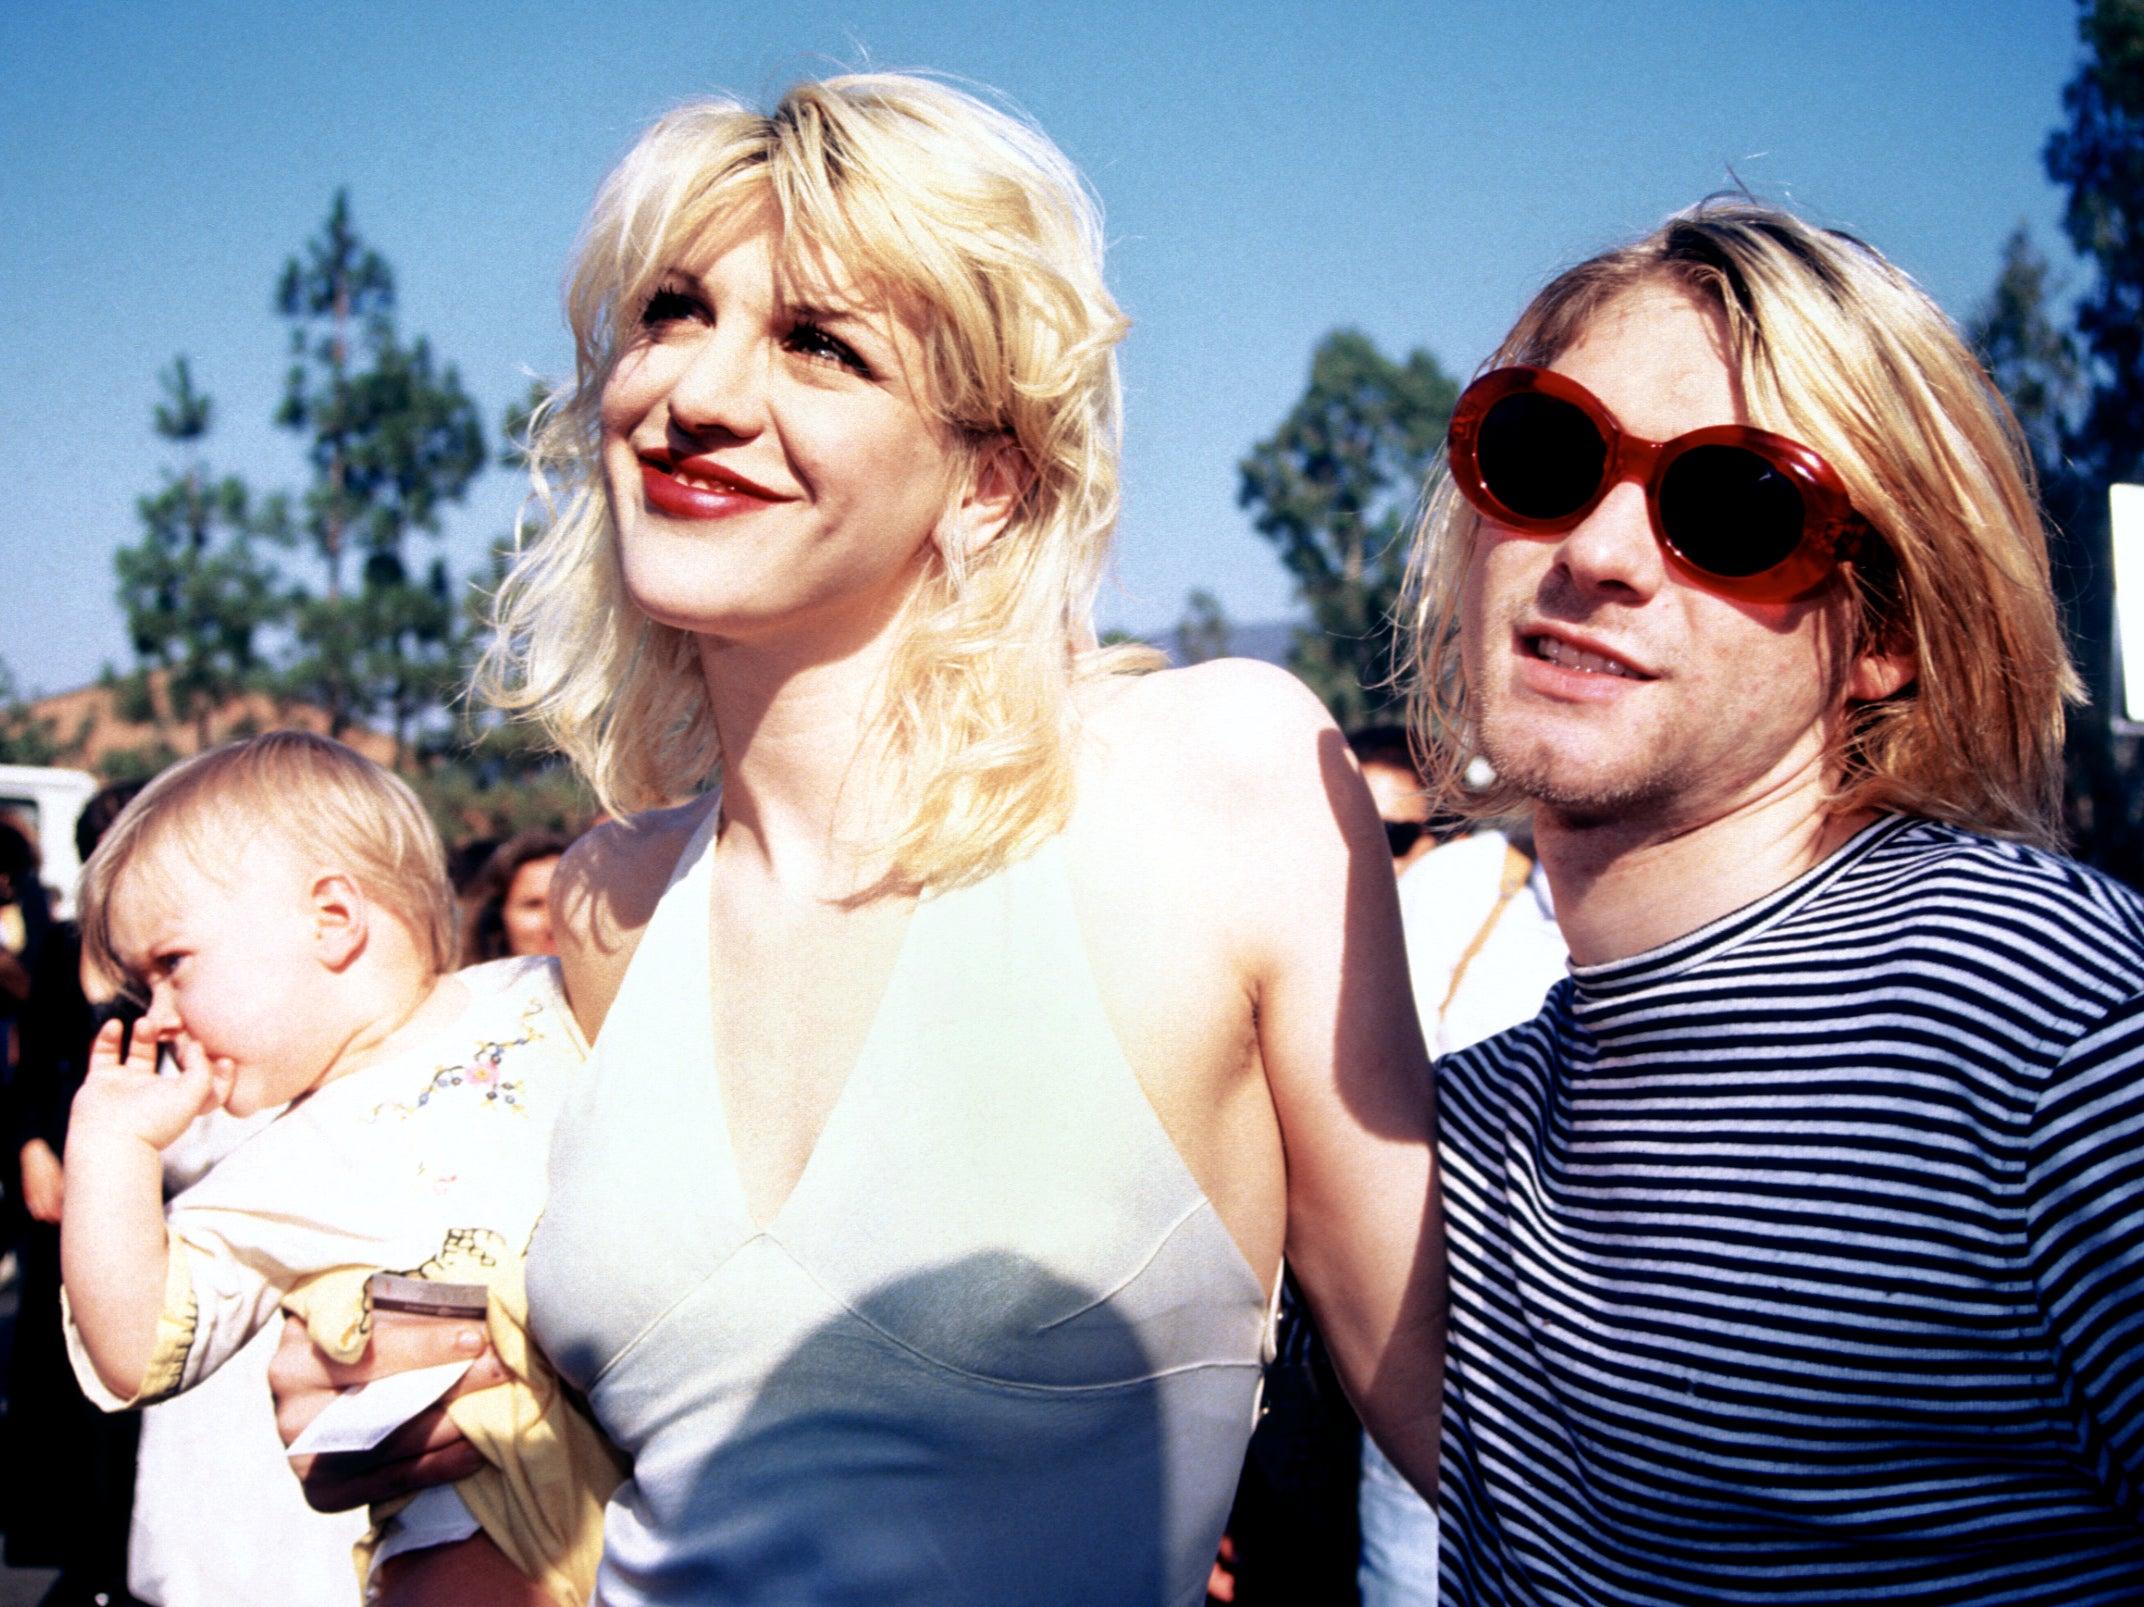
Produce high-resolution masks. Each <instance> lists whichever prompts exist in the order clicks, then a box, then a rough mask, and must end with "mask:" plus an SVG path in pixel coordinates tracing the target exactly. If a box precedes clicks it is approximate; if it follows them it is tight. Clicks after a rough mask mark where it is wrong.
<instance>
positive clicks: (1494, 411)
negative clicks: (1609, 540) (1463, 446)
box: [1474, 391, 1608, 519]
mask: <svg viewBox="0 0 2144 1607" xmlns="http://www.w3.org/2000/svg"><path fill="white" fill-rule="evenodd" d="M1474 455H1475V460H1476V463H1477V465H1478V466H1479V468H1480V471H1481V478H1482V483H1483V484H1484V485H1486V486H1487V487H1488V488H1489V494H1490V495H1491V496H1493V497H1495V498H1496V500H1497V501H1498V502H1501V503H1502V504H1503V505H1504V506H1505V507H1506V508H1508V509H1509V510H1510V511H1511V512H1513V513H1515V514H1517V515H1518V516H1519V517H1520V518H1522V519H1561V518H1564V517H1566V516H1567V515H1569V514H1573V513H1576V512H1577V511H1578V510H1579V509H1580V508H1583V507H1584V506H1585V505H1586V503H1587V502H1588V501H1589V500H1590V499H1591V498H1592V496H1593V493H1594V492H1596V491H1598V490H1599V489H1600V484H1601V475H1602V474H1603V473H1604V472H1605V471H1606V469H1607V466H1608V443H1607V442H1606V441H1604V440H1602V439H1601V432H1600V431H1599V430H1598V429H1596V428H1595V427H1594V424H1593V420H1592V419H1590V418H1588V417H1587V416H1586V414H1585V411H1584V410H1583V409H1582V408H1578V407H1574V406H1573V405H1572V404H1571V403H1569V402H1566V401H1563V400H1561V399H1560V398H1558V397H1554V396H1543V395H1542V394H1541V393H1540V392H1538V391H1520V392H1518V393H1516V394H1515V395H1511V396H1507V397H1505V398H1504V399H1503V400H1502V401H1500V402H1498V403H1496V404H1495V405H1494V406H1493V407H1491V408H1490V409H1489V411H1488V413H1487V414H1486V415H1485V416H1484V417H1483V419H1482V421H1481V433H1480V436H1479V438H1478V440H1477V442H1476V444H1475V448H1474Z"/></svg>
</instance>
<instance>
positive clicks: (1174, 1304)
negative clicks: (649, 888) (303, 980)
mask: <svg viewBox="0 0 2144 1607" xmlns="http://www.w3.org/2000/svg"><path fill="white" fill-rule="evenodd" d="M709 817H710V818H709V823H708V825H706V826H704V827H703V828H702V829H701V831H700V832H699V833H698V834H697V835H696V836H695V838H694V840H693V841H692V843H691V844H690V845H689V846H688V847H687V848H686V850H685V853H684V855H683V856H682V858H681V859H680V861H679V865H678V869H677V871H676V873H675V874H674V875H673V877H672V879H671V882H670V885H669V887H668V889H667V891H666V892H665V893H664V895H663V897H662V900H661V902H660V904H659V905H658V906H657V908H656V911H655V914H654V916H653V918H652V919H651V920H650V922H649V925H648V927H647V929H646V931H645V933H644V934H643V936H642V938H641V942H640V947H639V951H638V952H637V953H636V954H635V956H634V958H633V962H632V965H631V967H630V968H629V970H628V972H627V974H626V978H625V982H624V985H623V986H622V988H621V989H620V991H619V994H618V998H617V1001H616V1002H615V1003H614V1004H613V1005H612V1007H611V1011H610V1015H609V1018H608V1020H607V1021H606V1022H605V1024H604V1028H603V1032H602V1036H601V1038H600V1039H599V1041H598V1042H597V1044H596V1048H595V1056H594V1059H593V1061H592V1062H591V1064H590V1066H589V1068H588V1071H587V1073H586V1074H585V1075H584V1077H583V1079H582V1081H581V1083H580V1085H579V1087H578V1088H577V1090H576V1092H575V1095H574V1097H573V1099H572V1101H571V1102H570V1103H569V1105H568V1107H567V1109H566V1110H565V1112H564V1114H563V1115H562V1116H561V1118H560V1120H559V1125H558V1131H557V1138H556V1142H555V1144H554V1148H553V1151H552V1158H551V1199H550V1205H549V1207H548V1209H547V1211H546V1214H545V1216H544V1220H543V1222H542V1224H541V1226H540V1228H539V1230H538V1232H537V1235H536V1240H535V1244H534V1246H533V1248H532V1250H531V1253H530V1264H529V1296H530V1307H531V1312H532V1317H533V1327H534V1329H535V1331H536V1334H537V1336H538V1338H539V1339H540V1340H541V1341H542V1344H543V1348H544V1349H545V1351H546V1352H547V1353H548V1354H549V1355H550V1357H551V1358H552V1360H553V1361H554V1362H555V1363H556V1364H557V1365H558V1368H559V1370H560V1372H562V1373H563V1374H564V1375H565V1376H566V1377H567V1378H568V1379H570V1380H571V1381H572V1382H574V1383H575V1384H576V1385H578V1386H579V1387H580V1388H581V1389H582V1390H583V1391H584V1392H585V1393H586V1394H587V1396H588V1399H589V1401H590V1404H591V1405H592V1407H593V1409H594V1411H595V1415H596V1417H597V1419H598V1421H600V1422H601V1424H602V1425H603V1429H604V1431H605V1432H606V1433H607V1434H609V1435H610V1437H611V1438H612V1439H613V1440H614V1441H615V1442H616V1443H617V1444H618V1445H619V1447H620V1448H621V1449H623V1450H624V1451H625V1452H626V1453H627V1454H628V1455H629V1456H630V1457H631V1458H632V1461H633V1476H632V1477H631V1478H630V1479H629V1480H627V1481H626V1483H625V1484H624V1485H623V1486H621V1487H620V1489H619V1491H618V1493H617V1495H616V1496H615V1497H613V1499H612V1501H611V1505H610V1511H609V1514H608V1517H607V1520H606V1524H605V1529H604V1547H603V1552H604V1555H603V1570H602V1577H601V1581H600V1583H599V1586H598V1590H597V1600H598V1601H600V1602H604V1603H618V1604H623V1603H638V1602H665V1603H680V1604H683V1603H693V1604H699V1603H710V1602H811V1603H830V1602H856V1603H866V1602H868V1603H872V1604H875V1607H886V1604H893V1603H932V1604H939V1603H949V1602H978V1603H982V1602H988V1603H993V1604H995V1603H1008V1602H1022V1603H1026V1602H1055V1601H1063V1602H1068V1603H1069V1602H1080V1603H1094V1602H1108V1603H1111V1604H1124V1607H1134V1604H1141V1603H1150V1602H1151V1603H1171V1604H1174V1603H1186V1604H1189V1603H1197V1602H1202V1601H1203V1600H1204V1591H1205V1580H1206V1576H1207V1570H1208V1568H1209V1565H1210V1564H1211V1562H1212V1560H1213V1554H1214V1546H1215V1542H1216V1541H1217V1539H1218V1537H1219V1535H1220V1532H1221V1526H1222V1524H1223V1522H1224V1521H1225V1519H1226V1517H1227V1514H1228V1507H1229V1502H1230V1499H1231V1497H1232V1495H1233V1493H1234V1490H1235V1485H1236V1477H1237V1474H1238V1472H1239V1470H1240V1467H1241V1463H1242V1457H1243V1448H1244V1442H1245V1441H1246V1439H1247V1438H1248V1437H1249V1434H1250V1429H1251V1419H1252V1412H1253V1401H1254V1398H1255V1393H1256V1384H1257V1379H1258V1369H1259V1358H1260V1350H1261V1346H1262V1342H1263V1339H1264V1334H1265V1325H1266V1314H1267V1306H1268V1301H1267V1296H1266V1293H1265V1291H1264V1290H1262V1289H1261V1288H1260V1286H1259V1283H1258V1279H1257V1278H1256V1276H1255V1275H1254V1274H1253V1272H1252V1270H1251V1268H1250V1266H1249V1265H1248V1263H1246V1262H1245V1260H1244V1258H1243V1256H1242V1253H1241V1252H1240V1251H1239V1250H1238V1248H1237V1246H1236V1244H1235V1241H1234V1240H1233V1239H1232V1238H1231V1237H1230V1236H1229V1234H1228V1232H1227V1230H1226V1229H1225V1228H1224V1227H1223V1225H1222V1223H1221V1221H1220V1219H1219V1218H1218V1217H1217V1216H1216V1215H1215V1213H1214V1210H1213V1207H1212V1206H1211V1205H1210V1204H1209V1203H1208V1202H1207V1199H1206V1197H1205V1195H1204V1194H1203V1193H1202V1192H1201V1191H1200V1189H1199V1186H1198V1184H1197V1183H1196V1182H1195V1181H1194V1180H1193V1179H1192V1177H1191V1175H1190V1173H1189V1172H1188V1171H1187V1170H1186V1169H1185V1167H1184V1164H1183V1161H1182V1158H1181V1157H1180V1156H1179V1155H1178V1154H1177V1152H1176V1149H1175V1146H1174V1145H1173V1144H1172V1143H1171V1142H1170V1140H1169V1137H1168V1135H1167V1133H1166V1132H1165V1131H1164V1130H1163V1128H1162V1126H1161V1123H1160V1121H1159V1119H1158V1118H1157V1117H1156V1116H1155V1114H1154V1111H1153V1108H1152V1106H1151V1105H1150V1104H1149V1103H1148V1102H1147V1099H1146V1096H1145V1092H1144V1090H1143V1089H1142V1088H1141V1087H1140V1085H1139V1082H1138V1080H1137V1078H1136V1077H1135V1076H1134V1074H1133V1073H1132V1070H1131V1068H1130V1067H1129V1066H1128V1065H1127V1064H1126V1063H1125V1059H1124V1055H1123V1053H1122V1051H1121V1050H1120V1049H1119V1047H1118V1045H1117V1042H1116V1038H1115V1035H1114V1033H1113V1032H1112V1030H1111V1028H1110V1025H1109V1022H1108V1020H1107V1018H1106V1016H1105V1014H1104V1012H1103V1008H1102V1004H1101V1000H1100V998H1099V996H1098V993H1097V990H1096V987H1095V982H1094V977H1093V974H1092V972H1091V970H1090V968H1089V966H1088V962H1087V956H1086V951H1085V948H1084V946H1083V943H1082V940H1081V937H1080V932H1079V929H1078V925H1077V922H1076V920H1075V918H1074V914H1073V908H1072V901H1071V892H1070V886H1069V884H1068V881H1067V879H1066V874H1065V868H1064V862H1063V857H1062V853H1061V851H1060V848H1059V845H1058V844H1057V843H1056V842H1054V841H1053V842H1051V843H1049V844H1047V845H1045V846H1044V847H1043V849H1042V850H1041V851H1039V852H1038V853H1036V854H1035V855H1033V856H1032V857H1031V858H1029V859H1027V860H1024V861H1022V862H1020V863H1019V864H1016V865H1013V866H1011V867H1009V868H1007V869H1005V870H1003V871H1001V872H999V873H997V874H996V875H994V876H991V877H990V878H988V879H987V880H985V881H982V882H979V883H976V884H974V885H972V886H968V887H963V888H958V889H955V890H953V891H951V892H948V893H945V894H942V895H938V896H932V897H926V898H925V899H923V900H922V901H921V902H920V903H919V904H918V905H917V906H916V909H915V912H914V914H913V916H912V917H911V920H910V924H909V927H908V931H907V934H906V936H905V937H904V939H903V941H902V947H901V951H900V955H899V958H898V959H897V961H896V962H895V966H894V970H893V974H892V977H891V979H890V981H889V982H888V984H887V989H886V995H885V998H884V1000H883V1002H882V1003H881V1004H880V1006H879V1010H878V1015H877V1018H876V1020H875V1022H874V1023H873V1025H872V1027H871V1029H870V1032H869V1035H868V1037H867V1038H866V1040H865V1043H864V1047H863V1050H862V1053H861V1054H860V1056H859V1058H858V1060H857V1063H856V1066H855V1068H854V1069H853V1071H852V1072H851V1074H850V1076H849V1080H848V1082H847V1084H846V1086H845V1087H844V1088H843V1090H842V1092H841V1094H840V1096H839V1098H838V1100H837V1102H836V1104H835V1106H834V1108H833V1111H832V1113H831V1114H830V1115H829V1117H828V1118H827V1122H826V1126H825V1129H824V1131H823V1132H822V1134H821V1136H820V1138H819V1141H818V1146H817V1148H816V1149H815V1150H814V1151H813V1152H812V1155H811V1157H810V1160H809V1161H808V1162H807V1164H806V1166H805V1168H804V1171H803V1174H802V1176H801V1177H800V1178H799V1179H798V1181H797V1184H796V1187H795V1189H794V1190H793V1191H792V1192H791V1194H790V1195H789V1197H788V1199H787V1200H786V1201H785V1202H784V1203H783V1205H782V1207H781V1209H780V1210H779V1211H778V1212H777V1213H776V1214H775V1216H774V1218H773V1220H772V1221H771V1222H769V1223H768V1224H767V1225H766V1226H765V1227H764V1228H761V1227H759V1226H757V1225H756V1224H755V1223H754V1222H753V1221H752V1219H751V1217H750V1215H749V1214H748V1212H747V1211H746V1208H745V1201H744V1193H743V1189H742V1186H741V1184H740V1182H739V1179H738V1176H737V1171H736V1168H735V1166H734V1165H733V1163H732V1159H731V1149H730V1144H729V1138H728V1132H727V1128H726V1125H725V1122H724V1118H723V1107H722V1101H721V1097H720V1093H719V1087H718V1079H719V1076H720V1069H719V1068H718V1067H717V1066H716V1065H715V1063H714V1045H713V1010H712V1003H711V998H710V994H709V978H710V972H709V965H710V959H711V956H710V954H709V942H708V929H709V920H710V888H709V877H710V866H711V864H712V860H713V853H712V845H713V837H714V833H713V817H714V811H712V810H710V812H709ZM810 1029H811V1023H810V1022H809V1021H799V1022H798V1023H797V1030H798V1031H800V1032H801V1031H809V1030H810Z"/></svg>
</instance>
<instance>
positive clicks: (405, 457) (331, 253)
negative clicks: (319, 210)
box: [275, 192, 484, 759]
mask: <svg viewBox="0 0 2144 1607" xmlns="http://www.w3.org/2000/svg"><path fill="white" fill-rule="evenodd" d="M275 300H276V310H277V311H278V312H279V313H280V314H281V315H282V316H283V317H284V318H286V319H288V320H289V321H290V325H291V337H290V344H291V366H290V372H289V376H288V378H287V380H286V383H285V387H284V396H283V404H282V406H281V408H280V409H279V410H278V412H277V414H276V422H277V423H278V424H280V425H282V426H283V427H284V428H286V429H289V430H291V431H292V432H294V433H295V434H297V435H298V436H299V437H301V438H302V439H303V440H304V442H305V451H306V457H307V460H308V461H309V462H310V464H311V466H312V470H313V483H312V484H311V486H310V487H308V489H307V491H306V493H305V496H304V498H303V500H302V505H301V509H300V511H299V513H298V514H297V516H296V518H297V524H298V527H299V528H298V534H299V535H300V536H301V537H302V539H303V541H304V542H305V544H306V545H307V546H309V547H310V548H311V549H312V551H313V552H314V553H315V554H316V555H317V556H318V558H319V560H320V562H321V564H322V566H323V568H324V570H325V579H326V584H325V587H324V589H323V590H321V591H319V592H310V593H307V594H305V595H303V596H302V597H301V599H300V602H299V605H298V611H297V622H296V623H297V640H298V645H299V653H298V658H297V661H296V663H295V664H293V665H292V667H291V669H290V671H289V673H288V675H287V676H286V686H287V687H288V689H289V690H291V691H292V692H295V693H296V694H298V695H300V696H303V697H306V698H308V699H310V700H312V701H314V702H317V703H318V704H320V706H321V707H322V708H324V709H325V710H326V711H327V715H328V721H329V729H330V730H331V731H333V732H335V733H337V734H338V735H339V734H340V733H342V732H343V731H345V730H347V729H348V727H349V726H350V724H351V723H352V722H353V721H355V720H359V719H364V718H368V717H377V716H384V717H385V718H387V719H388V721H389V722H390V723H391V726H392V729H393V732H394V738H395V750H396V755H397V758H398V759H399V758H400V756H401V755H402V754H403V753H404V752H405V751H406V749H407V747H408V744H409V742H410V739H411V737H412V734H413V727H414V726H415V724H416V723H417V722H418V721H419V720H420V718H422V717H423V716H425V715H427V714H428V713H429V712H430V711H432V710H433V709H435V708H437V707H438V705H439V704H440V702H441V701H442V699H443V698H444V697H445V696H446V695H448V694H449V693H450V692H451V690H452V687H453V683H454V680H455V677H456V674H457V672H458V669H459V665H458V662H457V659H456V652H455V649H456V645H457V644H456V634H457V633H456V623H457V617H458V614H457V608H456V601H455V588H454V587H453V585H452V583H451V580H450V578H449V575H448V573H447V569H446V566H445V564H444V563H442V562H439V561H437V560H434V561H433V562H431V563H429V564H419V563H417V562H415V561H414V560H413V554H412V552H411V550H410V548H411V542H410V538H411V536H412V535H413V534H416V533H423V534H426V535H435V536H436V535H437V534H438V531H439V517H440V512H441V510H442V509H443V508H444V506H445V505H446V504H448V503H451V502H456V501H459V500H460V499H461V498H462V496H463V495H464V494H465V492H466V491H467V489H468V485H469V482H470V481H471V480H472V479H474V478H475V476H476V475H477V473H478V472H479V471H480V470H481V469H482V468H483V466H484V435H483V428H482V426H481V424H480V423H479V421H478V417H477V409H476V404H475V402H473V401H472V400H471V399H470V397H469V396H468V394H467V393H466V392H465V391H464V390H463V389H462V384H461V378H460V376H459V374H457V372H456V371H455V369H454V367H453V366H452V365H451V364H449V365H447V366H446V367H445V368H444V369H439V368H437V367H436V366H435V364H434V360H433V357H432V351H431V347H430V345H429V343H428V342H426V341H425V340H423V339H422V338H419V339H417V340H415V341H413V342H410V343H407V344H405V343H404V342H403V341H402V339H401V338H400V336H399V335H398V334H397V333H396V330H395V322H394V310H395V287H394V274H393V272H392V270H391V269H390V268H389V267H388V265H387V262H386V260H385V259H384V258H383V257H381V256H380V254H379V253H378V252H376V251H374V250H373V249H372V248H371V247H369V246H368V245H366V244H365V243H364V241H363V240H362V239H361V238H360V237H359V236H358V234H357V231H356V227H355V225H354V224H353V223H352V222H351V218H350V203H349V197H348V195H347V193H344V192H338V193H337V194H336V196H335V200H334V203H333V205H332V206H331V207H330V209H329V212H328V217H327V221H326V223H325V224H324V225H323V226H322V228H321V231H320V233H319V234H318V235H316V236H315V237H314V238H313V239H312V240H310V241H308V242H307V243H306V246H305V253H304V257H303V259H302V260H301V259H300V258H297V257H293V258H291V259H290V261H289V262H288V264H287V265H286V266H285V267H284V269H283V275H282V278H281V281H280V282H279V284H278V286H277V290H276V298H275Z"/></svg>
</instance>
